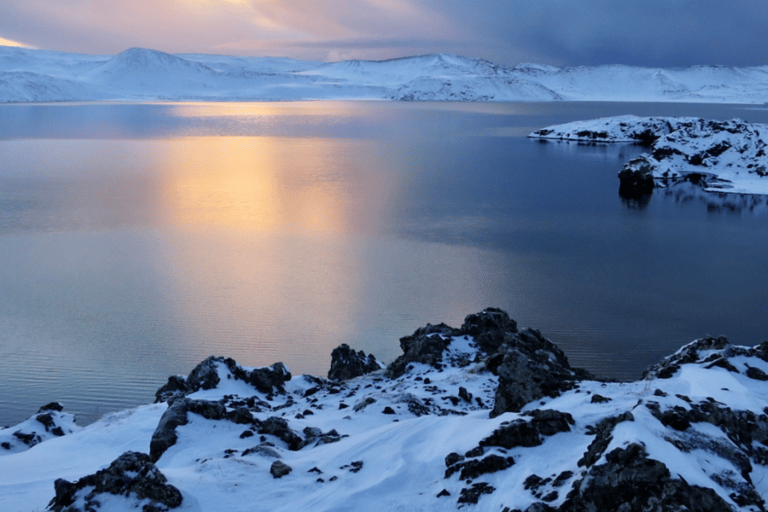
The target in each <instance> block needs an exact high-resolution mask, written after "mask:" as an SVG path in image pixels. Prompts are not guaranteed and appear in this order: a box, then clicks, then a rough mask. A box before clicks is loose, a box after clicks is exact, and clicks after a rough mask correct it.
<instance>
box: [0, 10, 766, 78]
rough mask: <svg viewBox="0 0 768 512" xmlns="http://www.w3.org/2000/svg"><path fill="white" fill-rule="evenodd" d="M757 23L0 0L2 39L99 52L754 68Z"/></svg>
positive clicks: (752, 19)
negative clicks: (455, 57) (444, 56)
mask: <svg viewBox="0 0 768 512" xmlns="http://www.w3.org/2000/svg"><path fill="white" fill-rule="evenodd" d="M766 19H768V3H766V2H764V1H763V0H733V1H732V2H722V1H720V0H642V1H641V0H624V1H621V2H616V1H614V0H582V1H580V2H568V1H564V0H545V1H542V0H516V1H514V2H511V1H509V0H486V1H484V2H481V3H478V2H475V1H470V0H444V1H442V2H434V1H432V0H386V1H385V0H325V1H321V2H318V1H317V0H291V1H288V0H167V1H163V2H156V1H153V0H135V1H132V2H121V1H118V0H5V1H4V2H2V3H0V37H3V38H7V39H8V40H11V41H24V42H25V43H27V44H29V45H34V46H36V47H39V48H44V49H50V50H60V51H67V52H77V53H90V54H99V55H104V54H116V53H119V52H121V51H123V50H125V49H127V48H130V47H142V48H152V49H157V50H161V51H165V52H169V53H229V54H237V55H254V56H286V57H293V58H300V59H310V60H339V59H351V58H360V59H373V60H379V59H386V58H392V57H401V56H408V55H419V54H426V53H438V52H439V53H454V54H459V55H463V56H467V57H479V58H485V59H488V60H491V61H494V62H497V63H499V64H504V65H514V64H517V63H519V62H540V63H546V64H555V65H560V66H563V65H566V66H577V65H599V64H614V63H619V64H630V65H640V66H652V67H682V66H690V65H695V64H722V65H729V66H751V65H762V64H765V63H766V61H765V58H764V57H763V55H764V53H763V52H762V48H764V47H765V45H766V43H768V32H766V31H765V30H763V24H764V23H763V22H764V20H766Z"/></svg>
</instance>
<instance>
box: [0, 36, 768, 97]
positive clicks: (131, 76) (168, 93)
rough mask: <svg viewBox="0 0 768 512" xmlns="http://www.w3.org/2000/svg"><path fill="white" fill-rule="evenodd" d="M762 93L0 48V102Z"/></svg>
mask: <svg viewBox="0 0 768 512" xmlns="http://www.w3.org/2000/svg"><path fill="white" fill-rule="evenodd" d="M766 97H768V66H762V67H753V68H726V67H717V66H696V67H691V68H686V69H660V68H638V67H631V66H618V65H616V66H600V67H574V68H558V67H555V66H547V65H539V64H520V65H517V66H515V67H513V68H506V67H504V66H499V65H497V64H494V63H492V62H488V61H486V60H482V59H470V58H465V57H460V56H457V55H446V54H434V55H420V56H415V57H404V58H399V59H389V60H383V61H362V60H350V61H343V62H330V63H327V62H312V61H300V60H293V59H285V58H274V57H234V56H227V55H198V54H181V55H169V54H167V53H163V52H159V51H155V50H151V49H142V48H131V49H129V50H126V51H124V52H122V53H120V54H118V55H116V56H108V55H107V56H96V55H81V54H72V53H62V52H51V51H43V50H30V49H27V48H16V47H6V46H0V102H30V101H81V100H82V101H103V100H112V101H152V100H169V101H170V100H184V101H222V100H240V101H273V100H314V99H366V100H367V99H378V100H382V99H394V100H413V101H556V100H566V101H654V102H665V101H668V102H699V103H760V104H762V103H764V102H765V98H766Z"/></svg>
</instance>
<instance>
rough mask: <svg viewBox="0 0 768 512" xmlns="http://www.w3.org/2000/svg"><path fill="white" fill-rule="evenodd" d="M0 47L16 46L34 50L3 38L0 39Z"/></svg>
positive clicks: (26, 45)
mask: <svg viewBox="0 0 768 512" xmlns="http://www.w3.org/2000/svg"><path fill="white" fill-rule="evenodd" d="M0 46H16V47H19V48H35V47H34V46H30V45H28V44H24V43H19V42H18V41H12V40H10V39H5V38H3V37H0Z"/></svg>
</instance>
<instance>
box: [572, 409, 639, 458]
mask: <svg viewBox="0 0 768 512" xmlns="http://www.w3.org/2000/svg"><path fill="white" fill-rule="evenodd" d="M624 421H635V417H634V416H633V415H632V413H631V412H629V411H626V412H624V413H622V414H619V415H617V416H611V417H608V418H605V419H603V420H602V421H600V423H598V424H597V426H596V427H594V428H591V429H589V428H588V429H587V433H588V434H595V438H594V439H593V440H592V442H591V443H590V444H589V446H588V447H587V451H586V452H585V453H584V455H583V456H582V457H581V459H579V461H578V462H577V463H576V464H577V465H578V466H579V467H581V466H586V467H590V466H592V465H593V464H594V463H595V462H597V461H598V459H599V458H600V456H601V455H602V454H603V452H605V450H606V448H608V445H609V444H610V443H611V441H612V440H613V435H612V432H613V429H614V427H615V426H616V425H618V424H619V423H621V422H624Z"/></svg>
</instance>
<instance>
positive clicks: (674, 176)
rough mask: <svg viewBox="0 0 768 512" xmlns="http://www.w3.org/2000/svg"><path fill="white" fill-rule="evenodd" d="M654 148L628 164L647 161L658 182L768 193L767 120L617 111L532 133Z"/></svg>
mask: <svg viewBox="0 0 768 512" xmlns="http://www.w3.org/2000/svg"><path fill="white" fill-rule="evenodd" d="M651 134H652V135H653V137H655V138H657V140H655V141H653V143H652V146H651V152H650V153H646V154H643V155H642V157H641V158H640V159H638V160H636V161H632V162H629V163H628V164H627V166H625V168H626V167H630V166H632V168H638V167H639V166H647V167H648V168H649V170H650V171H651V173H652V176H653V178H654V180H655V186H656V187H662V188H663V187H667V186H670V185H674V184H675V183H677V182H680V181H681V180H686V179H687V180H688V181H692V180H691V178H695V180H693V182H695V183H698V184H699V185H701V186H702V188H703V189H704V190H705V191H707V192H726V193H732V194H760V195H768V170H767V169H768V156H767V155H766V146H768V125H763V124H754V123H752V124H751V123H746V122H744V121H742V120H740V119H733V120H730V121H725V122H716V121H708V120H704V119H700V118H695V117H638V116H632V115H627V116H616V117H608V118H599V119H593V120H588V121H575V122H571V123H566V124H561V125H556V126H549V127H546V128H542V129H540V130H537V131H535V132H533V133H531V134H530V135H529V137H532V138H538V139H542V140H559V141H575V142H579V143H590V144H599V143H616V142H635V143H648V142H650V141H649V140H647V139H648V137H649V136H650V135H651Z"/></svg>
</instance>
